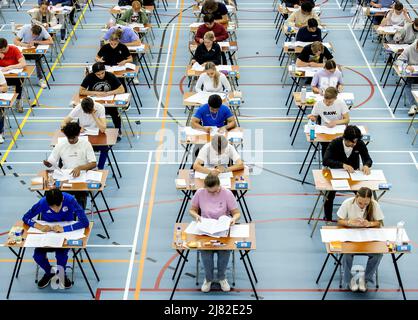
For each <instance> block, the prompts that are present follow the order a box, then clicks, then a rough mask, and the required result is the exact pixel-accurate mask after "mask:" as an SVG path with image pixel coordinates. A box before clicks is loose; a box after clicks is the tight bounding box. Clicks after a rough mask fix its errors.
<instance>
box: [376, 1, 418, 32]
mask: <svg viewBox="0 0 418 320" xmlns="http://www.w3.org/2000/svg"><path fill="white" fill-rule="evenodd" d="M411 22H412V19H411V17H410V16H409V14H408V11H407V10H406V9H405V8H404V6H403V4H402V3H401V2H399V1H397V2H395V4H394V6H393V8H392V9H390V11H388V13H386V15H385V17H384V18H383V20H382V22H381V23H380V26H382V27H383V26H403V25H405V24H406V23H411Z"/></svg>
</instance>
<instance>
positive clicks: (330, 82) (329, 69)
mask: <svg viewBox="0 0 418 320" xmlns="http://www.w3.org/2000/svg"><path fill="white" fill-rule="evenodd" d="M311 87H312V91H313V92H314V93H316V94H320V95H324V92H325V90H326V89H327V88H328V87H334V88H337V90H338V92H342V91H343V89H344V86H343V74H342V73H341V71H340V70H338V68H337V64H336V62H335V60H327V61H326V62H325V65H324V69H322V70H319V71H317V72H316V73H315V75H314V76H313V78H312V82H311Z"/></svg>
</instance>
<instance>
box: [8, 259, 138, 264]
mask: <svg viewBox="0 0 418 320" xmlns="http://www.w3.org/2000/svg"><path fill="white" fill-rule="evenodd" d="M72 261H73V260H72V259H68V262H72ZM91 261H92V262H93V263H129V262H131V260H128V259H92V260H91ZM15 262H16V259H0V263H15ZM22 262H24V263H32V264H33V259H23V260H22ZM49 262H52V263H54V262H56V260H54V259H51V260H49ZM84 263H88V261H84ZM134 263H139V260H135V261H134Z"/></svg>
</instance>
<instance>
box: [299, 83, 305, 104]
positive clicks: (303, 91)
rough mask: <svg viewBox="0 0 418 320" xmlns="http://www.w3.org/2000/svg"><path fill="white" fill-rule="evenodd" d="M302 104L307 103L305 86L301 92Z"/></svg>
mask: <svg viewBox="0 0 418 320" xmlns="http://www.w3.org/2000/svg"><path fill="white" fill-rule="evenodd" d="M300 102H302V103H305V102H306V87H305V86H303V87H302V90H301V91H300Z"/></svg>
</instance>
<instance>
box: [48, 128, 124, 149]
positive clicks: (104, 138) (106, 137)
mask: <svg viewBox="0 0 418 320" xmlns="http://www.w3.org/2000/svg"><path fill="white" fill-rule="evenodd" d="M118 131H119V130H118V129H116V128H106V132H105V133H102V132H99V134H98V135H97V136H88V138H89V142H90V143H91V145H92V146H93V147H95V146H97V147H99V146H114V145H115V144H116V141H117V138H118ZM61 137H65V135H64V133H63V132H62V131H61V130H57V131H55V132H54V135H53V136H52V140H51V146H55V145H56V144H57V143H58V138H61Z"/></svg>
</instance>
